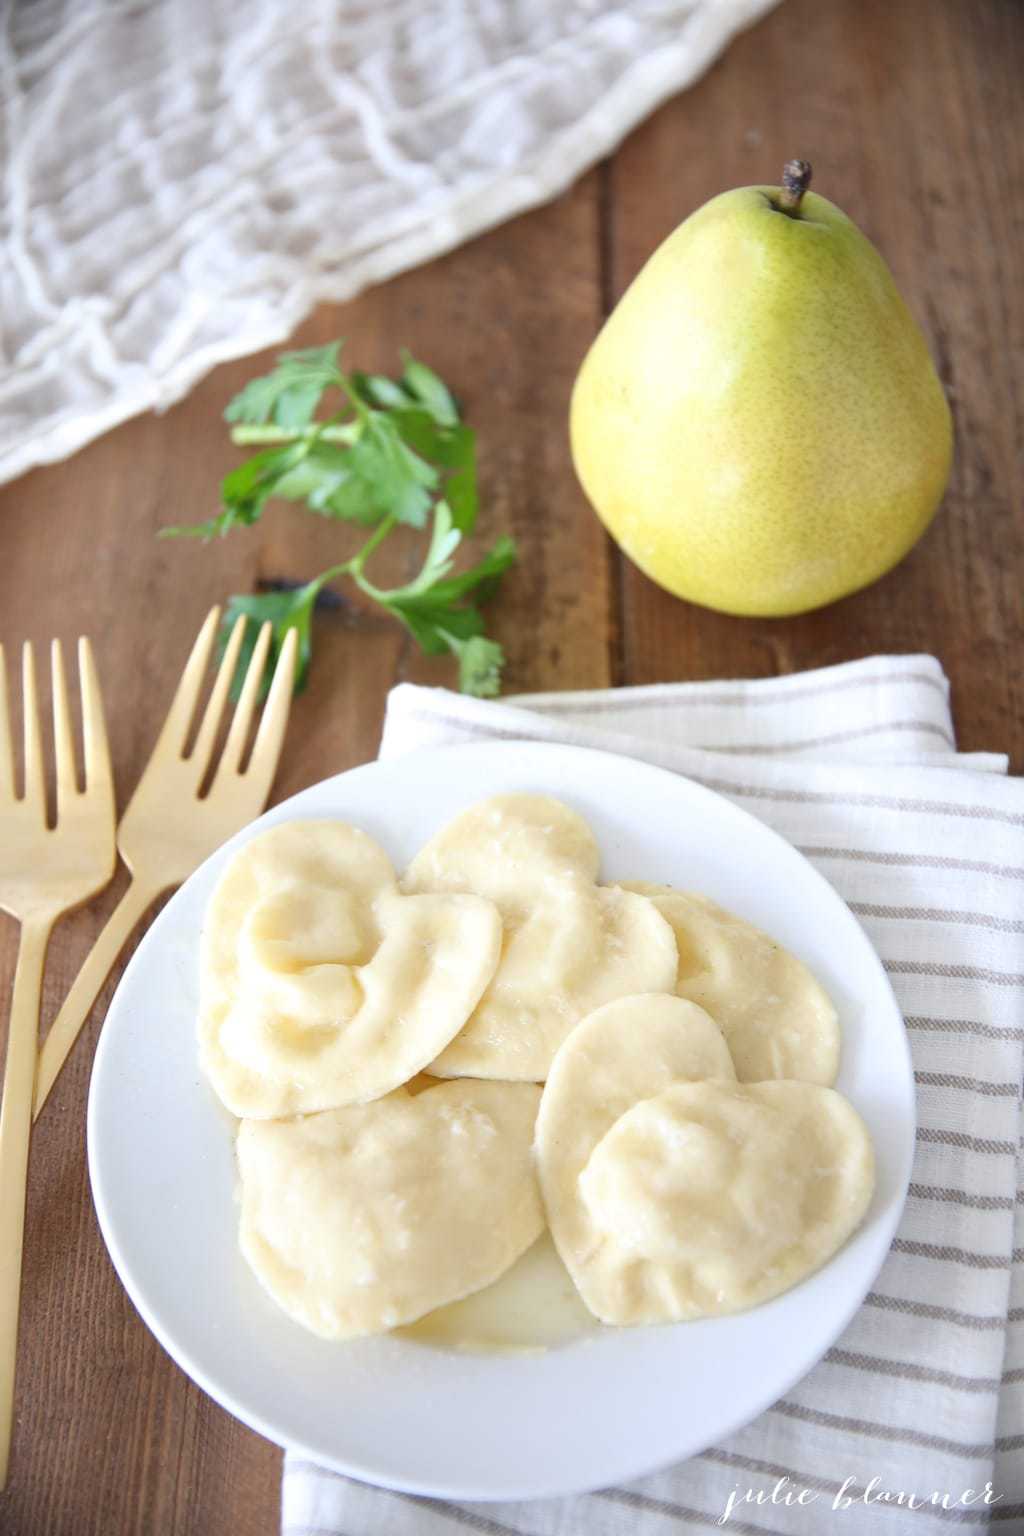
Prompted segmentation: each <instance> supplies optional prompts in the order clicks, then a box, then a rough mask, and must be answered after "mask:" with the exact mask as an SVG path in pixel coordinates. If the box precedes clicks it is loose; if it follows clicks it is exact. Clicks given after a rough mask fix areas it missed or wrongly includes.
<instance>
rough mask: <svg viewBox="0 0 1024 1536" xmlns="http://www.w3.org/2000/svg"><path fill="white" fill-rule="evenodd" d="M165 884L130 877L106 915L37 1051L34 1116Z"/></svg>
mask: <svg viewBox="0 0 1024 1536" xmlns="http://www.w3.org/2000/svg"><path fill="white" fill-rule="evenodd" d="M164 889H165V887H163V886H160V885H157V886H155V887H154V885H153V884H152V883H150V882H149V881H144V880H139V879H137V878H135V877H133V878H132V881H131V884H130V885H129V886H128V889H127V890H126V891H125V893H124V895H123V896H122V897H121V900H120V901H119V902H118V904H117V906H116V907H115V908H114V910H113V912H111V914H110V916H109V917H108V918H107V921H106V925H105V927H104V928H103V931H102V932H101V934H100V936H99V938H98V939H97V940H96V942H95V944H94V945H93V947H92V949H90V951H89V953H88V954H87V955H86V957H85V959H84V961H83V962H82V968H81V970H80V971H79V973H78V975H77V976H76V977H75V979H74V981H73V982H72V984H71V990H70V992H69V993H68V995H67V997H66V998H65V999H64V1001H63V1003H62V1004H61V1007H60V1012H59V1013H58V1014H57V1017H56V1018H55V1019H54V1021H53V1023H52V1024H51V1026H50V1031H49V1033H48V1035H47V1036H46V1039H45V1040H44V1041H43V1044H42V1049H41V1050H40V1052H39V1066H38V1068H37V1071H36V1091H35V1108H34V1111H33V1117H34V1118H35V1119H38V1118H39V1112H40V1110H41V1109H42V1107H43V1105H44V1104H45V1103H46V1099H47V1095H48V1094H49V1092H50V1089H51V1088H52V1087H53V1085H54V1083H55V1082H56V1080H57V1077H58V1074H59V1073H60V1069H61V1067H63V1065H64V1063H65V1061H67V1059H68V1055H69V1053H70V1051H71V1047H72V1046H73V1045H74V1043H75V1041H76V1040H77V1039H78V1032H79V1030H80V1029H81V1028H82V1025H83V1024H84V1023H85V1021H86V1019H87V1018H88V1017H89V1013H90V1011H91V1009H92V1005H93V1003H94V1002H95V1001H96V999H97V997H98V996H99V993H100V988H101V987H102V986H103V983H104V982H105V981H106V979H107V977H108V976H109V975H110V972H111V971H112V969H113V967H114V964H115V962H116V960H117V957H118V955H119V954H120V953H121V951H122V949H123V948H124V946H125V943H126V941H127V939H128V938H129V937H130V935H131V932H132V929H133V928H134V927H135V924H136V923H137V922H138V921H139V918H140V917H142V916H143V915H144V913H146V912H147V911H148V910H149V908H150V907H151V906H152V905H153V903H154V901H156V899H157V897H158V896H159V895H160V894H161V891H162V890H164Z"/></svg>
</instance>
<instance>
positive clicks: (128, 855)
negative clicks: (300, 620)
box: [35, 608, 298, 1116]
mask: <svg viewBox="0 0 1024 1536" xmlns="http://www.w3.org/2000/svg"><path fill="white" fill-rule="evenodd" d="M219 621H220V610H219V609H218V608H214V609H212V610H211V612H210V613H209V615H208V616H207V619H206V622H205V623H204V625H203V627H202V629H201V630H200V631H199V635H198V637H197V639H196V642H195V645H194V646H193V647H192V653H191V655H190V656H189V659H188V662H187V663H186V666H185V670H184V672H183V673H182V675H181V681H180V682H179V684H178V688H177V691H176V693H175V695H174V699H173V701H172V703H171V707H170V710H169V712H168V715H167V719H166V720H165V721H164V725H163V729H162V730H161V732H160V735H159V736H158V738H157V743H156V746H155V747H154V748H153V752H152V755H151V756H150V759H149V762H148V763H147V764H146V767H145V769H144V771H143V774H142V778H141V779H140V780H139V783H138V786H137V788H136V790H135V793H134V795H133V796H132V798H131V800H130V801H129V802H128V807H127V809H126V811H125V813H124V815H123V816H122V818H121V822H120V825H119V826H118V829H117V847H118V851H119V852H120V854H121V858H122V859H123V860H124V862H125V864H127V866H128V868H129V870H130V871H131V876H132V879H131V884H130V885H129V887H128V889H127V890H126V891H125V893H124V895H123V896H122V898H121V900H120V902H119V903H118V905H117V906H116V907H115V908H114V911H113V912H112V913H111V915H110V917H109V919H108V920H107V924H106V927H105V928H104V929H103V932H102V933H101V934H100V936H99V938H98V939H97V940H96V943H95V944H94V945H93V947H92V949H91V950H90V952H89V954H88V955H87V956H86V959H85V961H84V963H83V965H82V968H81V970H80V971H79V973H78V975H77V976H76V977H75V980H74V983H73V984H72V987H71V990H70V992H69V993H68V995H67V997H66V998H65V999H64V1003H63V1005H62V1007H61V1009H60V1012H59V1013H58V1014H57V1017H56V1019H55V1020H54V1022H53V1025H52V1026H51V1028H50V1031H49V1033H48V1035H47V1036H46V1039H45V1040H44V1042H43V1047H42V1050H41V1051H40V1053H39V1066H38V1071H37V1073H36V1092H35V1114H36V1115H37V1116H38V1114H39V1112H40V1110H41V1109H42V1107H43V1105H44V1104H45V1103H46V1097H47V1094H48V1093H49V1092H50V1089H51V1088H52V1087H53V1084H54V1081H55V1079H56V1077H57V1074H58V1073H59V1072H60V1069H61V1067H62V1066H63V1065H64V1062H65V1061H66V1059H67V1056H68V1052H69V1051H70V1050H71V1047H72V1046H73V1045H74V1043H75V1040H76V1039H77V1037H78V1032H79V1030H80V1029H81V1027H82V1025H83V1023H84V1022H85V1020H86V1018H87V1017H88V1015H89V1011H90V1009H91V1008H92V1005H93V1003H94V1002H95V1001H96V998H97V996H98V994H99V990H100V988H101V987H102V985H103V983H104V981H105V980H106V978H107V976H108V974H109V973H110V970H111V968H112V966H113V964H114V962H115V960H116V959H117V957H118V955H119V954H120V953H121V950H122V948H123V946H124V944H125V941H126V940H127V939H128V937H129V935H130V933H131V931H132V929H133V928H134V927H135V925H136V923H137V922H138V921H139V919H140V918H141V917H142V915H143V913H144V912H146V911H147V910H148V908H149V907H151V906H152V904H153V902H154V901H156V899H157V897H158V896H161V895H162V894H163V893H164V891H167V890H170V889H171V887H172V886H175V885H180V884H181V882H182V881H183V880H184V879H185V878H186V876H188V875H190V874H191V873H192V871H193V870H194V869H196V868H197V867H198V866H199V865H200V864H201V863H202V862H203V860H204V859H205V858H207V857H208V856H209V855H210V854H211V853H213V852H214V851H215V849H217V848H219V847H220V845H221V843H223V842H225V841H226V840H227V839H228V838H229V837H232V836H233V835H234V833H236V832H239V831H241V829H242V828H243V827H244V826H246V824H247V823H248V822H250V821H252V819H253V818H254V817H255V816H258V815H259V813H260V811H261V810H262V809H263V807H264V805H265V804H266V800H267V796H268V795H269V794H270V786H271V783H272V782H273V778H274V773H275V772H276V770H277V762H278V758H279V757H280V755H281V746H282V743H283V741H284V733H285V727H286V726H287V724H288V711H289V708H290V705H291V697H292V684H293V682H294V678H295V660H296V655H297V651H298V635H297V634H296V632H295V630H290V631H289V632H288V634H287V636H286V637H285V641H284V645H283V646H282V647H281V654H280V656H279V657H278V660H277V666H276V667H275V669H274V676H273V681H272V682H271V685H270V692H269V693H268V695H267V701H266V704H265V705H264V708H263V714H262V717H261V719H260V724H259V729H258V731H257V733H256V740H255V743H254V745H253V749H252V753H251V754H250V757H249V761H248V763H247V764H246V765H245V767H244V769H243V767H242V760H243V757H244V754H245V747H246V742H247V741H248V738H249V733H250V728H251V725H252V720H253V715H254V713H255V709H256V705H257V702H258V698H259V690H260V683H261V680H262V677H263V672H264V668H265V666H266V661H267V652H268V651H269V648H270V625H269V624H264V625H263V627H262V629H261V630H260V633H259V638H258V639H257V641H256V645H255V647H254V649H253V653H252V657H251V659H250V662H249V666H248V669H247V671H246V674H245V681H244V683H243V684H242V691H241V693H240V695H239V698H238V703H237V705H236V706H235V713H234V716H233V718H232V721H231V728H230V730H229V731H228V737H227V741H226V742H225V745H224V750H223V752H222V753H221V756H220V760H219V762H218V764H217V768H216V772H215V773H214V776H213V781H212V783H211V784H210V788H209V791H208V792H207V793H206V794H205V795H201V794H200V790H201V789H202V786H203V781H204V780H205V778H206V775H207V771H208V769H209V766H210V761H211V758H212V756H213V749H214V745H215V743H216V739H217V734H218V731H219V728H220V724H221V719H222V716H223V714H224V706H225V704H226V702H227V697H228V691H229V689H230V686H231V679H232V677H233V676H234V673H235V668H236V666H237V664H238V657H239V653H240V651H241V648H242V639H243V635H244V631H245V623H246V621H245V619H244V618H240V619H239V620H238V621H237V623H236V624H235V627H234V629H233V630H232V631H231V637H230V639H229V640H228V644H227V647H226V649H225V652H224V658H223V660H222V662H221V665H220V669H219V671H218V673H217V678H216V681H215V682H214V685H213V689H212V691H211V693H210V698H209V702H208V704H207V706H206V709H205V711H204V713H203V718H202V722H201V724H200V726H199V731H198V733H197V735H196V739H195V745H194V746H193V747H192V750H191V751H190V752H189V753H188V755H187V756H186V754H185V748H186V745H187V741H188V734H189V727H190V726H191V723H192V720H193V717H194V715H195V713H196V706H197V703H198V700H199V693H200V689H201V687H202V682H203V676H204V674H205V672H206V668H207V663H208V662H209V659H210V653H211V651H212V650H213V645H214V641H215V639H216V635H217V626H218V623H219Z"/></svg>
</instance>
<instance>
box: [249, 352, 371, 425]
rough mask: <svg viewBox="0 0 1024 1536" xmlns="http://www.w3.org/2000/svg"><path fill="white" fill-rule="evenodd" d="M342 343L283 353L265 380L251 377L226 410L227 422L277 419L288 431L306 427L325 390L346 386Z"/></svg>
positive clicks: (261, 421) (255, 421) (256, 421)
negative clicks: (342, 365) (341, 363)
mask: <svg viewBox="0 0 1024 1536" xmlns="http://www.w3.org/2000/svg"><path fill="white" fill-rule="evenodd" d="M340 351H341V342H340V341H334V342H332V343H331V345H330V346H329V347H306V348H305V349H304V350H303V351H301V352H284V353H282V355H281V356H280V357H279V358H278V360H277V367H276V368H275V369H274V370H273V372H272V373H268V374H267V375H266V376H265V377H264V378H262V379H251V380H250V381H249V383H248V384H247V385H246V386H245V388H244V389H243V390H242V392H241V394H238V395H236V396H235V398H234V399H233V400H232V401H231V403H230V405H229V406H228V408H227V410H226V411H225V412H224V420H225V421H239V422H248V423H250V424H257V423H260V424H261V423H264V422H270V421H272V422H275V423H276V424H277V426H279V427H283V428H285V429H286V430H290V429H294V428H297V427H306V426H308V425H309V423H310V422H311V421H312V420H313V417H314V415H315V414H316V408H317V406H318V405H319V404H320V401H321V399H322V397H323V394H324V391H325V390H326V389H328V388H329V387H330V386H331V385H332V384H333V385H336V386H337V387H339V388H344V375H343V374H342V372H341V369H340V368H339V366H338V354H339V352H340Z"/></svg>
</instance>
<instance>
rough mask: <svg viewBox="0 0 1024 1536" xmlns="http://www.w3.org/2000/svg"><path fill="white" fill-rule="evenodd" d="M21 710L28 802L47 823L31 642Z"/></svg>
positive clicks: (25, 655)
mask: <svg viewBox="0 0 1024 1536" xmlns="http://www.w3.org/2000/svg"><path fill="white" fill-rule="evenodd" d="M21 710H22V724H23V728H24V738H25V794H24V799H25V801H26V802H27V803H28V804H29V805H33V806H35V807H36V809H37V810H38V811H39V814H40V816H41V818H42V819H43V821H45V820H46V779H45V776H44V770H43V737H42V732H41V731H40V729H39V693H38V690H37V688H36V653H35V651H34V650H33V648H32V642H31V640H26V641H25V644H24V645H23V646H22V649H21Z"/></svg>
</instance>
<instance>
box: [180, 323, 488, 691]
mask: <svg viewBox="0 0 1024 1536" xmlns="http://www.w3.org/2000/svg"><path fill="white" fill-rule="evenodd" d="M340 351H341V343H340V342H334V343H332V344H331V345H330V346H328V347H310V348H307V349H305V350H304V351H301V352H286V353H284V354H283V355H282V356H281V357H279V358H278V361H277V366H276V368H274V369H273V371H272V372H271V373H268V374H267V375H265V377H263V378H258V379H252V380H250V382H249V383H248V384H247V385H246V386H245V388H244V389H243V390H242V392H241V394H239V395H236V396H235V398H234V399H233V400H232V401H231V403H230V405H229V406H228V408H227V410H226V411H225V412H224V416H225V419H226V420H227V421H228V422H230V423H231V424H232V432H231V437H232V441H233V442H235V443H238V444H240V445H242V446H245V447H252V448H256V449H257V450H258V451H257V452H255V453H253V454H252V456H251V457H250V458H248V459H246V460H245V462H244V463H242V464H240V465H239V466H238V467H237V469H233V470H231V471H230V472H229V473H228V474H227V475H225V476H224V479H223V481H222V482H221V510H220V511H219V512H218V513H217V515H216V517H213V518H211V519H209V521H207V522H203V523H196V524H190V525H187V526H184V527H176V528H166V529H164V530H163V532H164V534H165V535H168V536H172V537H182V536H189V537H193V538H201V539H207V540H208V539H212V538H216V537H218V536H223V535H224V534H226V533H229V532H230V531H231V530H232V529H233V528H236V527H248V526H251V525H252V524H253V523H256V522H258V521H259V519H260V517H261V516H262V515H263V510H264V508H265V506H266V505H267V503H268V502H269V501H271V500H272V499H274V498H275V497H276V498H281V499H283V500H286V501H295V502H304V503H305V504H306V506H307V507H308V508H309V510H310V511H312V512H316V513H318V514H319V515H320V516H321V517H329V518H334V519H336V520H338V521H340V522H351V523H359V524H362V525H363V526H364V527H368V528H372V530H373V532H372V533H371V534H370V537H369V538H368V539H367V540H366V542H365V543H364V544H363V546H362V547H361V548H360V549H359V550H357V551H356V553H355V554H354V555H352V556H350V557H349V558H348V559H347V560H343V561H341V563H340V564H338V565H333V566H331V567H330V568H329V569H328V570H326V571H322V572H321V573H320V575H319V576H316V577H314V578H313V580H312V581H309V582H307V583H306V584H305V585H304V586H300V587H296V588H295V589H293V590H292V589H289V590H288V591H272V592H261V593H255V594H241V595H236V596H234V597H231V598H229V599H228V602H227V604H226V607H225V613H224V620H223V625H222V644H223V641H224V640H225V639H226V637H227V634H228V633H229V632H230V630H231V628H232V626H233V625H234V622H235V620H236V619H237V618H238V616H239V615H240V614H246V615H248V616H249V617H250V618H253V619H255V620H257V621H258V622H257V624H255V625H250V626H249V630H248V638H249V652H247V653H246V654H244V655H243V656H242V658H241V660H240V662H239V670H238V672H237V673H236V677H238V678H240V677H241V676H243V675H244V667H245V665H246V664H247V662H248V654H249V653H251V646H252V645H253V644H255V638H256V632H257V630H258V627H259V624H260V623H262V622H264V621H265V620H268V619H269V621H270V623H271V625H272V647H271V663H273V661H274V660H275V659H276V656H277V653H278V651H279V650H280V648H281V645H282V644H283V642H284V637H285V635H286V634H287V633H288V631H289V630H290V629H295V630H297V631H298V636H299V667H298V672H297V677H296V688H297V689H298V688H301V687H302V686H303V684H304V682H305V679H306V674H307V672H308V670H309V664H310V659H311V656H312V644H313V639H312V632H313V610H314V608H315V606H316V602H317V598H318V597H319V596H320V594H321V592H322V591H323V589H324V588H325V587H326V585H327V583H328V582H333V581H337V580H339V579H340V578H342V577H348V578H349V579H350V580H351V581H353V582H354V583H355V585H356V586H357V587H358V588H359V590H360V591H361V592H362V593H363V594H364V595H365V596H366V597H368V598H370V599H371V600H372V601H373V602H375V603H378V604H379V605H380V606H381V607H382V608H384V609H386V610H387V611H388V612H389V613H391V614H393V615H394V617H395V618H396V619H398V620H399V621H400V622H401V623H402V624H404V625H405V628H406V629H407V630H408V631H409V633H410V634H411V635H412V637H413V639H414V640H415V641H416V642H417V644H418V645H419V646H420V648H421V649H422V650H423V651H425V652H426V653H427V654H428V655H442V654H444V653H445V652H451V653H452V654H453V655H454V656H455V657H456V658H457V660H458V664H459V687H460V688H461V689H462V691H463V692H464V693H473V694H477V695H479V696H480V697H483V698H492V697H494V696H495V695H496V694H497V693H498V691H499V688H500V684H501V668H502V664H503V662H504V655H503V653H502V649H501V646H500V645H498V643H497V642H496V641H494V640H489V639H488V638H487V636H486V635H485V633H484V620H483V615H482V613H481V611H480V604H481V603H483V602H485V601H486V599H487V598H488V597H489V596H490V595H491V594H492V593H493V591H494V589H495V587H496V586H497V584H498V582H499V581H500V579H501V576H502V573H503V572H504V571H506V570H507V569H508V567H509V566H510V565H512V564H513V562H514V561H515V558H516V549H515V544H514V543H513V541H512V540H511V539H510V538H508V537H507V536H503V537H501V538H500V539H498V541H497V543H496V544H495V545H494V546H493V547H492V548H491V549H490V550H489V551H488V553H487V554H486V555H484V557H483V558H482V559H481V560H479V561H478V562H477V564H476V565H473V566H470V567H469V569H468V570H463V571H460V572H457V573H456V572H455V569H454V566H455V555H456V552H457V551H458V549H459V546H460V545H461V543H462V540H463V538H464V537H465V536H466V535H467V534H469V533H471V532H472V530H473V527H474V525H475V523H476V517H477V504H478V500H477V480H476V438H475V434H474V433H473V432H472V431H471V430H470V428H469V427H467V426H466V424H465V423H464V422H463V420H462V418H461V414H460V412H459V408H458V406H457V405H456V403H455V400H454V399H453V397H452V395H451V394H450V393H449V391H448V389H447V387H446V385H445V384H444V383H443V382H442V381H441V380H440V379H439V378H438V376H437V375H436V374H435V373H434V372H432V370H431V369H429V368H428V367H426V365H425V364H424V363H420V362H417V361H416V359H415V358H413V357H410V356H409V354H408V353H407V352H405V353H403V354H402V361H403V368H402V374H401V376H400V378H398V379H391V378H387V377H385V376H384V375H381V374H369V373H359V372H351V373H346V372H345V371H344V370H343V369H342V367H341V365H340V363H339V355H340ZM339 397H340V398H339ZM325 399H328V400H330V401H331V403H332V404H334V405H335V409H334V410H333V412H331V413H330V414H326V415H324V416H322V417H321V418H319V419H318V418H317V412H318V411H319V410H320V409H321V406H322V405H323V403H324V401H325ZM399 524H406V525H407V526H409V527H412V528H426V527H427V526H428V524H429V527H430V536H429V540H428V544H427V550H426V554H425V556H424V559H423V564H422V566H421V568H420V570H419V573H418V574H417V575H416V576H415V577H414V578H413V580H412V581H409V582H407V583H406V584H405V585H404V586H401V587H390V588H388V587H378V586H377V585H376V584H375V583H374V582H373V581H372V580H371V579H370V576H369V575H368V573H367V565H368V562H369V560H370V557H371V556H372V555H373V553H374V551H375V550H376V549H378V548H379V546H380V545H381V544H382V543H383V542H384V540H385V539H386V538H387V537H388V535H389V534H390V533H391V532H392V531H393V530H394V529H395V528H396V527H398V525H399ZM266 676H267V677H268V678H269V676H270V669H269V668H268V670H267V673H266Z"/></svg>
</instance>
